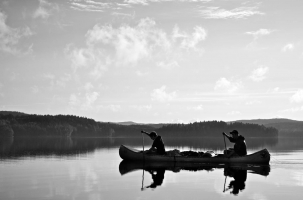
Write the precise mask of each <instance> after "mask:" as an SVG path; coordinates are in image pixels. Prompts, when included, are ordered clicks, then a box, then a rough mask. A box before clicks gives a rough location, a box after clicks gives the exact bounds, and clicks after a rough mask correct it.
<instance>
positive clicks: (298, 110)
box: [278, 106, 303, 113]
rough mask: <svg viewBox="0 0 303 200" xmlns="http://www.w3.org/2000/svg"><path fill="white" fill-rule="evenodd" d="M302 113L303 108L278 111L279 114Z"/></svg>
mask: <svg viewBox="0 0 303 200" xmlns="http://www.w3.org/2000/svg"><path fill="white" fill-rule="evenodd" d="M302 111H303V106H301V107H295V108H289V109H285V110H280V111H278V112H279V113H296V112H302Z"/></svg>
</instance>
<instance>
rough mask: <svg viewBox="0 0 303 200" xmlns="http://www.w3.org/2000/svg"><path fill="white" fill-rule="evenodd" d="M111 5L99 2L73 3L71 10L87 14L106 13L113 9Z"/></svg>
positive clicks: (90, 0)
mask: <svg viewBox="0 0 303 200" xmlns="http://www.w3.org/2000/svg"><path fill="white" fill-rule="evenodd" d="M111 5H112V4H111V3H103V2H98V1H92V0H89V1H72V2H71V8H72V9H74V10H78V11H87V12H104V10H106V9H108V8H110V7H111Z"/></svg>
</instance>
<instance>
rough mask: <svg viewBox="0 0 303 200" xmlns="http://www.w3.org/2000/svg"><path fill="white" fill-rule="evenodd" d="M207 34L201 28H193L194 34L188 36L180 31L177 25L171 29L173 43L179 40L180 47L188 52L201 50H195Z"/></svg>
mask: <svg viewBox="0 0 303 200" xmlns="http://www.w3.org/2000/svg"><path fill="white" fill-rule="evenodd" d="M206 36H207V32H206V30H205V29H204V28H202V27H201V26H196V27H194V32H193V33H192V34H191V35H190V34H188V33H186V32H182V31H180V29H179V27H178V26H177V25H175V26H174V28H173V33H172V38H173V41H174V42H175V41H177V40H181V41H180V47H181V48H184V49H187V50H190V49H193V50H201V49H198V48H197V45H198V44H199V43H200V42H201V41H204V40H205V39H206Z"/></svg>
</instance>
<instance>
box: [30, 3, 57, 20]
mask: <svg viewBox="0 0 303 200" xmlns="http://www.w3.org/2000/svg"><path fill="white" fill-rule="evenodd" d="M58 10H59V7H58V5H57V4H55V3H49V2H48V1H46V0H39V7H38V8H37V9H36V10H35V12H34V13H33V18H42V19H48V18H49V17H50V16H51V15H52V14H53V12H54V11H58Z"/></svg>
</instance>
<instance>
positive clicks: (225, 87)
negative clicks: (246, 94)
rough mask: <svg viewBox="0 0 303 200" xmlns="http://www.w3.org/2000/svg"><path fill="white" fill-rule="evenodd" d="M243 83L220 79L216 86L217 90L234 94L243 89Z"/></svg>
mask: <svg viewBox="0 0 303 200" xmlns="http://www.w3.org/2000/svg"><path fill="white" fill-rule="evenodd" d="M242 87H243V86H242V82H241V81H233V82H232V81H229V80H227V79H226V78H220V79H219V80H218V81H217V82H216V84H215V88H214V89H215V90H218V91H224V92H228V93H233V92H236V91H237V90H239V89H240V88H242Z"/></svg>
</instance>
